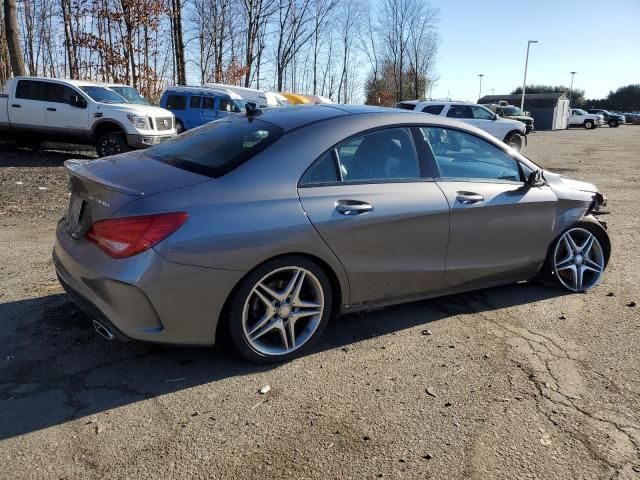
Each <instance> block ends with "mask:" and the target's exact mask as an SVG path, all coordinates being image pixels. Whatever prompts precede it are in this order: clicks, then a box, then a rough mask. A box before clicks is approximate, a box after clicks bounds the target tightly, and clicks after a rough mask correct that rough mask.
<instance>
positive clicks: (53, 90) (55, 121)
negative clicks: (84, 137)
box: [45, 82, 90, 134]
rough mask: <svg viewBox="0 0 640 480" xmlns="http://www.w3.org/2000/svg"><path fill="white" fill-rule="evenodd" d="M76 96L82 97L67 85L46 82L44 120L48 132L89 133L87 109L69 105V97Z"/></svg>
mask: <svg viewBox="0 0 640 480" xmlns="http://www.w3.org/2000/svg"><path fill="white" fill-rule="evenodd" d="M76 95H78V96H81V97H83V95H82V94H81V93H80V92H77V91H76V90H74V89H73V88H71V87H69V86H67V85H63V84H60V83H53V82H47V88H46V100H47V104H46V113H45V118H46V124H47V128H48V129H49V130H52V131H54V130H62V131H67V132H70V133H76V134H88V133H89V131H90V130H89V109H88V108H86V106H85V108H80V107H75V106H73V105H71V97H73V96H76Z"/></svg>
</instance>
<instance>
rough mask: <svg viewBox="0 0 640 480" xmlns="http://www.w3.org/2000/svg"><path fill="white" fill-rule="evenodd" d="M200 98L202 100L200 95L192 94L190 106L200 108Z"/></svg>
mask: <svg viewBox="0 0 640 480" xmlns="http://www.w3.org/2000/svg"><path fill="white" fill-rule="evenodd" d="M200 100H201V97H199V96H197V95H194V96H192V97H191V101H190V102H189V106H190V107H191V108H197V109H199V108H200Z"/></svg>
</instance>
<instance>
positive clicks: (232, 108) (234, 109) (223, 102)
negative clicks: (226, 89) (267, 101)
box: [220, 98, 255, 113]
mask: <svg viewBox="0 0 640 480" xmlns="http://www.w3.org/2000/svg"><path fill="white" fill-rule="evenodd" d="M254 105H255V104H254ZM220 111H221V112H229V113H240V112H241V111H242V110H240V107H239V106H238V104H237V103H236V102H234V101H233V100H231V99H227V98H221V99H220Z"/></svg>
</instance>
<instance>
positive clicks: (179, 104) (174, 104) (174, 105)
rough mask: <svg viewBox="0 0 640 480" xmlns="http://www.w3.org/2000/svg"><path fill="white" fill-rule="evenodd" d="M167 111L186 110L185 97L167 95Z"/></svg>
mask: <svg viewBox="0 0 640 480" xmlns="http://www.w3.org/2000/svg"><path fill="white" fill-rule="evenodd" d="M165 108H168V109H169V110H184V109H185V108H187V97H185V96H184V95H169V96H168V97H167V106H166V107H165Z"/></svg>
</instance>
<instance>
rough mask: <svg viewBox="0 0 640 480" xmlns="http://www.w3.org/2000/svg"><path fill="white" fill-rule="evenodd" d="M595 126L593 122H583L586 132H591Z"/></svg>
mask: <svg viewBox="0 0 640 480" xmlns="http://www.w3.org/2000/svg"><path fill="white" fill-rule="evenodd" d="M595 125H596V124H595V123H594V122H593V120H585V122H584V128H586V129H587V130H591V129H592V128H594V127H595Z"/></svg>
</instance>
